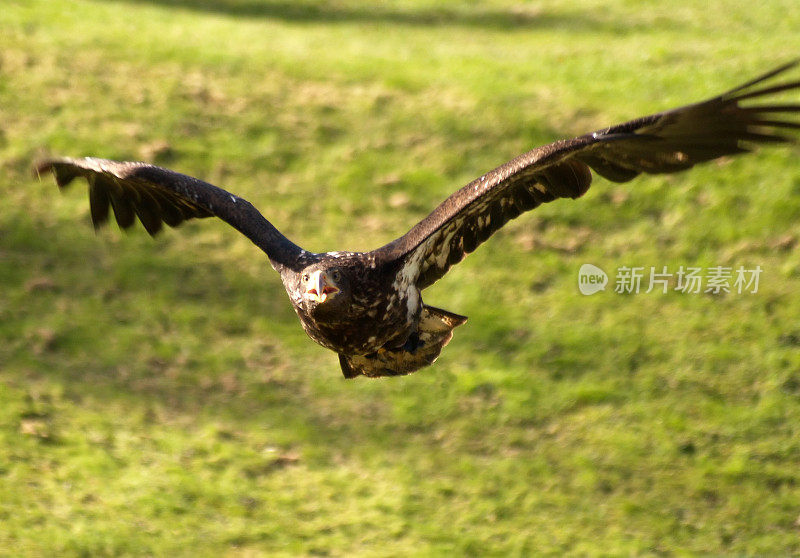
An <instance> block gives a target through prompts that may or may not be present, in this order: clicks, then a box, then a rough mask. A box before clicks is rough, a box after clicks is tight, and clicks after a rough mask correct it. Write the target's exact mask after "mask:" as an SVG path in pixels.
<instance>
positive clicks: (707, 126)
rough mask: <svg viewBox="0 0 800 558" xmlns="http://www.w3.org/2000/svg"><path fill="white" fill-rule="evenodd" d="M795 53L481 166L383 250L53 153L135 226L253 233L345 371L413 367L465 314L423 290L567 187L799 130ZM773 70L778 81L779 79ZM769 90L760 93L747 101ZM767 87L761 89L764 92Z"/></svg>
mask: <svg viewBox="0 0 800 558" xmlns="http://www.w3.org/2000/svg"><path fill="white" fill-rule="evenodd" d="M798 64H800V62H798V61H795V62H792V63H789V64H786V65H784V66H781V67H779V68H777V69H775V70H773V71H771V72H769V73H767V74H764V75H762V76H760V77H758V78H756V79H754V80H752V81H749V82H747V83H745V84H743V85H741V86H739V87H737V88H735V89H732V90H730V91H728V92H726V93H723V94H722V95H718V96H716V97H713V98H711V99H708V100H706V101H703V102H700V103H695V104H692V105H687V106H684V107H680V108H677V109H673V110H668V111H665V112H660V113H657V114H653V115H650V116H645V117H642V118H638V119H636V120H631V121H630V122H626V123H624V124H619V125H617V126H612V127H610V128H606V129H603V130H599V131H596V132H592V133H589V134H585V135H582V136H578V137H576V138H573V139H569V140H561V141H557V142H554V143H551V144H548V145H545V146H542V147H538V148H536V149H534V150H532V151H529V152H527V153H524V154H522V155H520V156H519V157H516V158H515V159H512V160H511V161H509V162H508V163H506V164H504V165H502V166H500V167H498V168H496V169H494V170H493V171H491V172H489V173H487V174H485V175H483V176H481V177H479V178H477V179H475V180H473V181H472V182H470V183H469V184H467V185H466V186H464V187H463V188H461V189H460V190H458V191H456V192H455V193H454V194H452V195H451V196H450V197H449V198H447V199H446V200H445V201H443V202H442V203H441V204H440V205H439V206H438V207H437V208H436V209H434V210H433V212H432V213H431V214H430V215H428V216H427V217H426V218H425V219H423V220H422V221H420V222H419V223H417V224H416V225H415V226H414V227H413V228H412V229H411V230H410V231H408V232H407V233H406V234H404V235H403V236H401V237H400V238H398V239H396V240H394V241H392V242H390V243H389V244H386V245H385V246H382V247H381V248H378V249H376V250H373V251H371V252H327V253H322V254H317V253H312V252H307V251H305V250H303V249H302V248H300V247H299V246H297V245H296V244H294V243H292V242H291V241H290V240H289V239H287V238H286V237H285V236H284V235H282V234H281V233H280V232H279V231H278V229H276V228H275V227H274V226H273V225H272V224H271V223H270V222H269V221H267V219H265V218H264V216H263V215H261V213H259V211H258V210H257V209H256V208H255V207H253V206H252V205H251V204H250V203H249V202H247V201H246V200H244V199H242V198H240V197H238V196H235V195H233V194H231V193H229V192H227V191H225V190H223V189H221V188H217V187H216V186H213V185H211V184H208V183H206V182H203V181H202V180H198V179H196V178H192V177H190V176H186V175H183V174H180V173H177V172H174V171H171V170H168V169H163V168H160V167H156V166H153V165H149V164H146V163H133V162H117V161H109V160H105V159H96V158H83V159H71V158H59V159H48V160H45V161H42V162H40V163H39V164H38V165H37V166H36V171H37V173H44V172H48V171H49V172H52V173H53V174H54V175H55V178H56V182H57V183H58V185H59V186H60V187H63V186H66V185H67V184H69V183H70V182H71V181H72V180H73V179H75V178H77V177H84V178H85V179H86V180H87V182H88V183H89V203H90V208H91V216H92V222H93V223H94V226H95V227H100V226H102V225H103V224H104V223H106V222H107V221H108V219H109V213H110V211H109V209H111V210H113V213H114V217H115V219H116V221H117V223H118V224H119V226H120V227H121V228H128V227H131V226H132V225H133V224H134V222H135V221H136V219H137V218H138V220H139V221H140V222H141V223H142V225H144V227H145V229H146V230H147V232H148V233H150V234H151V235H155V234H156V233H158V232H159V231H160V230H161V228H162V226H163V224H164V223H166V224H167V225H169V226H171V227H174V226H177V225H179V224H180V223H182V222H183V221H186V220H188V219H193V218H200V217H212V216H214V217H219V218H220V219H222V220H223V221H225V222H227V223H228V224H229V225H231V226H233V227H234V228H236V229H237V230H238V231H239V232H241V233H242V234H244V235H245V236H247V237H248V238H249V239H250V240H251V241H252V242H253V243H254V244H255V245H256V246H258V247H259V248H261V249H262V250H263V251H264V252H265V253H266V254H267V256H268V257H269V259H270V262H271V263H272V266H273V267H274V268H275V269H276V270H277V271H278V272H279V273H280V275H281V280H282V281H283V284H284V287H285V288H286V292H287V293H288V295H289V299H290V300H291V303H292V305H293V307H294V309H295V311H296V312H297V315H298V317H299V318H300V323H301V324H302V326H303V329H305V331H306V333H307V334H308V335H309V336H310V337H311V339H313V340H314V341H316V342H317V343H319V344H320V345H322V346H324V347H327V348H329V349H331V350H333V351H335V352H336V353H338V354H339V362H340V365H341V367H342V372H343V373H344V375H345V377H347V378H353V377H355V376H358V375H365V376H370V377H377V376H396V375H401V374H408V373H410V372H414V371H415V370H418V369H420V368H423V367H425V366H428V365H430V364H432V363H433V362H434V361H435V360H436V358H437V357H438V356H439V353H440V352H441V350H442V348H443V347H444V346H445V345H446V344H447V343H448V342H449V341H450V339H451V338H452V336H453V329H454V328H455V327H456V326H459V325H461V324H463V323H464V322H465V321H466V318H465V317H464V316H459V315H458V314H453V313H451V312H447V311H445V310H441V309H438V308H434V307H432V306H428V305H426V304H423V302H422V297H421V294H420V292H421V291H422V289H424V288H426V287H428V286H430V285H432V284H433V283H434V282H436V281H437V280H438V279H440V278H441V277H442V276H444V274H445V273H447V270H448V269H449V268H450V267H451V266H452V265H454V264H456V263H458V262H459V261H461V260H462V259H463V258H464V256H466V255H467V254H468V253H470V252H472V251H473V250H475V248H477V246H478V245H480V244H481V243H483V242H484V241H485V240H486V239H487V238H489V237H490V236H491V235H492V234H493V233H494V232H495V231H497V230H498V229H499V228H500V227H502V226H503V225H504V224H505V223H507V222H508V221H509V220H510V219H513V218H515V217H517V216H518V215H520V214H521V213H523V212H525V211H528V210H530V209H533V208H535V207H537V206H538V205H540V204H542V203H545V202H549V201H553V200H555V199H557V198H577V197H580V196H582V195H583V194H584V193H585V192H586V190H587V189H588V188H589V185H590V184H591V181H592V172H591V171H594V172H596V173H597V174H599V175H601V176H603V177H605V178H607V179H609V180H612V181H614V182H627V181H629V180H632V179H633V178H634V177H636V176H638V175H639V174H641V173H648V174H656V173H672V172H677V171H681V170H684V169H688V168H690V167H692V166H694V165H696V164H698V163H702V162H705V161H709V160H712V159H716V158H718V157H722V156H726V155H735V154H739V153H745V152H748V151H750V150H751V149H752V147H753V146H755V145H758V144H761V143H785V142H790V141H794V139H796V138H795V137H794V136H792V135H790V134H792V133H793V132H795V131H796V130H800V121H798V119H797V116H796V115H797V114H798V113H800V103H777V102H769V101H767V99H768V98H769V97H770V96H772V95H776V94H779V93H782V92H785V91H796V90H800V81H798V80H794V81H786V82H781V83H774V81H773V80H774V79H775V78H776V77H777V76H779V75H781V74H783V73H784V72H787V71H788V70H790V69H793V68H796V67H797V66H798ZM770 83H773V84H772V85H770ZM746 101H756V104H746V105H743V104H742V103H743V102H746ZM758 101H760V103H758Z"/></svg>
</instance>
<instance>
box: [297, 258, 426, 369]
mask: <svg viewBox="0 0 800 558" xmlns="http://www.w3.org/2000/svg"><path fill="white" fill-rule="evenodd" d="M315 256H316V258H317V260H318V261H317V262H315V263H313V264H311V265H309V266H307V267H305V268H303V269H302V270H300V271H299V272H293V271H291V270H289V271H284V272H283V273H282V274H281V278H282V280H283V284H284V287H285V288H286V292H287V294H288V295H289V299H290V300H291V302H292V306H293V307H294V310H295V312H296V313H297V316H298V317H299V318H300V323H301V325H302V326H303V329H304V330H305V331H306V333H307V334H308V336H309V337H311V339H313V340H314V341H316V342H317V343H319V344H320V345H322V346H323V347H326V348H328V349H331V350H332V351H336V352H337V353H339V354H345V355H364V354H367V353H372V352H375V351H377V350H378V349H379V348H381V347H383V346H384V345H389V346H402V345H403V344H405V342H406V340H407V339H408V337H409V336H410V334H411V333H412V332H413V331H414V329H415V326H416V323H417V321H418V320H419V316H420V313H421V305H420V292H419V289H417V287H416V285H414V284H411V283H409V282H407V281H406V282H402V281H397V274H396V269H395V268H396V267H397V266H396V265H378V264H377V263H376V262H375V259H374V258H372V257H370V255H369V254H364V253H357V252H328V253H326V254H315ZM320 269H322V270H326V271H331V270H337V271H338V272H339V273H340V274H342V275H343V276H346V277H348V278H353V279H354V280H352V281H350V282H349V285H347V286H346V287H344V288H343V291H346V292H345V293H344V294H345V295H346V296H347V297H348V299H347V300H346V302H347V304H342V305H341V307H336V306H332V305H328V304H317V305H314V304H313V303H310V302H309V300H308V298H307V297H305V296H304V295H305V291H304V289H303V288H302V281H301V278H302V276H303V275H304V274H309V273H313V272H314V271H316V270H320ZM334 302H335V301H334Z"/></svg>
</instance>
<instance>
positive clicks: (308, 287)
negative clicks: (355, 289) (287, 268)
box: [300, 266, 350, 315]
mask: <svg viewBox="0 0 800 558" xmlns="http://www.w3.org/2000/svg"><path fill="white" fill-rule="evenodd" d="M300 295H301V296H302V300H303V305H304V306H305V307H306V309H307V310H308V311H309V313H311V314H312V315H313V314H325V313H327V312H328V311H335V310H339V309H341V308H342V307H343V306H344V305H346V304H347V301H348V300H349V298H350V283H349V281H348V278H347V273H346V272H345V270H343V269H341V268H339V267H327V268H324V267H323V268H319V267H316V266H313V267H309V268H306V269H304V270H303V272H302V273H301V274H300Z"/></svg>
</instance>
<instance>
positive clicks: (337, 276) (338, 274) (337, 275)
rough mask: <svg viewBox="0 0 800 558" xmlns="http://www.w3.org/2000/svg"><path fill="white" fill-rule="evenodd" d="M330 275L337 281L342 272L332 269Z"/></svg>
mask: <svg viewBox="0 0 800 558" xmlns="http://www.w3.org/2000/svg"><path fill="white" fill-rule="evenodd" d="M331 277H332V278H333V280H334V281H338V280H339V279H341V278H342V274H341V273H339V272H338V271H334V272H333V273H331Z"/></svg>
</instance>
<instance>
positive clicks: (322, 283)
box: [306, 270, 339, 303]
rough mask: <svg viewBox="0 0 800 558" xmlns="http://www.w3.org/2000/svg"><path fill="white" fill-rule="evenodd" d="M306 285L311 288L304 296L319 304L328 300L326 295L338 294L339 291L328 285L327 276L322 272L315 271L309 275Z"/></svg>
mask: <svg viewBox="0 0 800 558" xmlns="http://www.w3.org/2000/svg"><path fill="white" fill-rule="evenodd" d="M308 285H309V286H310V287H311V288H310V289H308V290H307V291H306V295H308V297H309V298H310V299H311V300H313V301H316V302H319V303H321V302H325V301H326V300H327V299H328V295H332V294H335V293H338V292H339V289H337V288H336V287H334V286H333V285H331V284H330V280H329V279H328V274H327V273H325V272H324V271H322V270H320V271H315V272H314V273H313V274H312V275H311V278H310V279H309V281H308Z"/></svg>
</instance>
